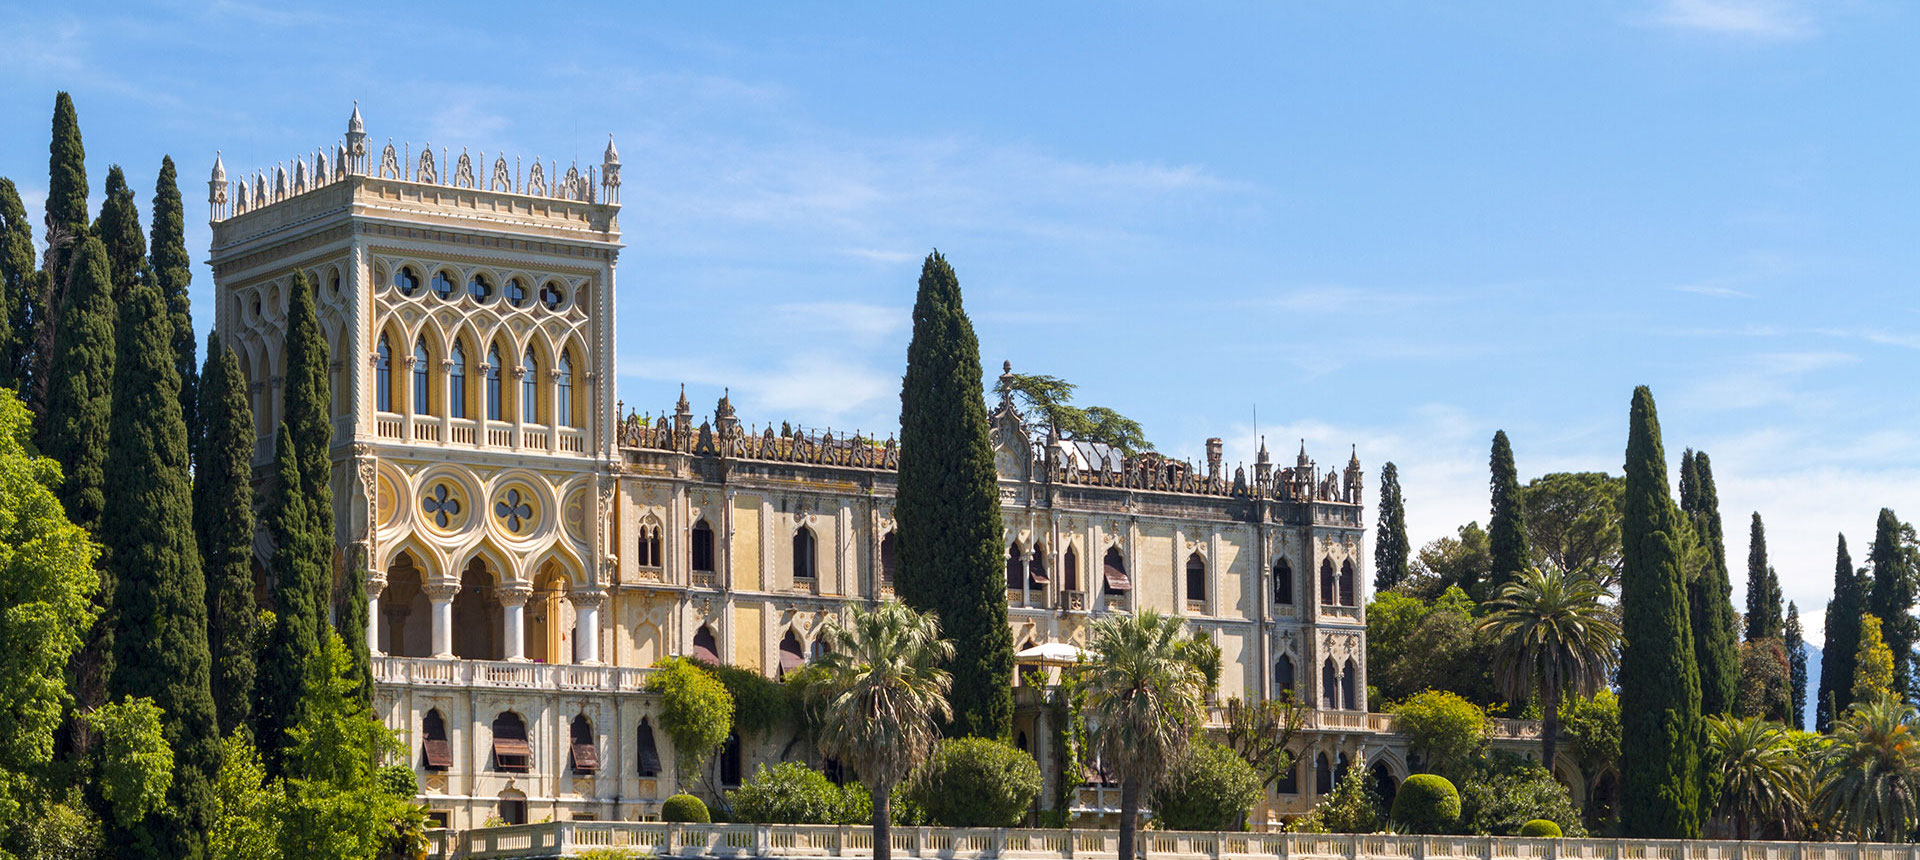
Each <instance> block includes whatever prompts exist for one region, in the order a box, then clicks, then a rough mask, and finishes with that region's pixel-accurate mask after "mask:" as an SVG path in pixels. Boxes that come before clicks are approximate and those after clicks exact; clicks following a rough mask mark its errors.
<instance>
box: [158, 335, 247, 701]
mask: <svg viewBox="0 0 1920 860" xmlns="http://www.w3.org/2000/svg"><path fill="white" fill-rule="evenodd" d="M176 355H177V353H176ZM203 378H204V379H205V380H206V385H205V386H203V387H202V388H201V391H200V396H201V398H203V400H204V402H203V403H202V404H201V408H200V414H202V415H204V416H206V418H207V424H206V433H205V434H203V435H202V436H201V437H200V453H199V455H198V456H197V457H195V458H194V459H195V465H194V481H193V529H194V535H195V537H196V538H197V539H198V542H199V545H200V558H201V561H202V566H203V568H204V569H205V571H206V581H207V619H208V630H207V645H208V647H209V649H210V650H211V653H212V655H213V700H214V702H215V703H216V705H217V706H218V708H219V717H220V733H221V734H222V735H228V734H231V733H232V732H233V730H234V729H235V728H238V727H240V726H247V725H251V723H252V721H253V693H254V690H253V688H254V675H255V673H256V672H257V671H258V670H257V669H256V667H255V665H254V658H255V656H257V651H258V649H259V647H260V646H259V642H258V639H259V635H258V631H257V630H256V628H257V626H258V620H257V618H256V614H257V612H258V608H257V607H256V605H255V602H254V598H253V528H254V523H253V410H252V409H250V408H249V407H248V405H247V388H246V386H247V383H246V380H245V379H243V378H241V375H240V361H239V359H237V358H235V357H234V355H233V352H232V351H231V350H227V349H223V348H222V347H221V346H220V340H219V336H218V335H217V334H215V335H209V336H208V337H207V370H206V374H205V375H204V377H203Z"/></svg>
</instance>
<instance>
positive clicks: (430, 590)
mask: <svg viewBox="0 0 1920 860" xmlns="http://www.w3.org/2000/svg"><path fill="white" fill-rule="evenodd" d="M420 590H421V591H424V592H426V593H427V599H428V600H431V601H433V602H434V603H441V602H444V601H448V600H452V599H453V596H454V595H456V594H459V593H460V583H458V582H448V581H445V580H439V579H436V580H434V581H432V582H429V583H427V584H426V585H425V586H424V587H422V588H421V589H420Z"/></svg>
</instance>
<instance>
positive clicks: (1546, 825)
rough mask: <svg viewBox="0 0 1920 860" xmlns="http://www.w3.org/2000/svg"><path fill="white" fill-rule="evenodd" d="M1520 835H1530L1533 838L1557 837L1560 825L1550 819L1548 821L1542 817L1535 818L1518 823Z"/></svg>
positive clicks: (1558, 836)
mask: <svg viewBox="0 0 1920 860" xmlns="http://www.w3.org/2000/svg"><path fill="white" fill-rule="evenodd" d="M1520 835H1521V836H1531V837H1533V838H1535V839H1540V838H1547V839H1559V838H1560V825H1558V824H1555V823H1553V822H1551V821H1548V820H1546V819H1544V818H1536V819H1534V820H1532V821H1529V822H1527V823H1525V824H1522V825H1520Z"/></svg>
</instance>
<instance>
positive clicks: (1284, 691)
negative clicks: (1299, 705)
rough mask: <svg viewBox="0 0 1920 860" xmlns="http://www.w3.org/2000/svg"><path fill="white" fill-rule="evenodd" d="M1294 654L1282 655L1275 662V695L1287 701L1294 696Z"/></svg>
mask: <svg viewBox="0 0 1920 860" xmlns="http://www.w3.org/2000/svg"><path fill="white" fill-rule="evenodd" d="M1293 674H1294V672H1293V656H1292V655H1290V654H1282V655H1280V659H1279V660H1277V661H1275V662H1274V664H1273V697H1274V698H1276V699H1280V700H1282V701H1286V700H1289V699H1292V698H1294V692H1293Z"/></svg>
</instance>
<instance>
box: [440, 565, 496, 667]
mask: <svg viewBox="0 0 1920 860" xmlns="http://www.w3.org/2000/svg"><path fill="white" fill-rule="evenodd" d="M498 584H499V582H498V578H497V576H496V575H495V573H494V572H493V571H492V570H490V569H488V567H487V562H486V560H485V559H482V558H475V559H474V560H472V561H470V562H467V567H466V569H465V570H463V571H461V572H460V593H458V594H455V595H454V596H453V655H454V656H455V657H459V658H461V659H463V660H501V659H505V658H506V649H505V647H504V641H503V640H504V639H505V637H504V635H503V634H502V624H503V623H504V622H503V620H502V615H503V613H502V611H501V608H500V595H498V594H496V593H495V591H496V588H495V586H497V585H498Z"/></svg>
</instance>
